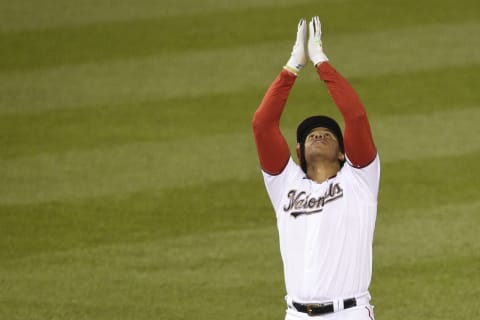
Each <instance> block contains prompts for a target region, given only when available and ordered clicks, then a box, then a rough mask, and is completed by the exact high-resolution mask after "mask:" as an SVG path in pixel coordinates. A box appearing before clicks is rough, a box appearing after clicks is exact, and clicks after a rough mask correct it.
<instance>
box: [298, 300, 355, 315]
mask: <svg viewBox="0 0 480 320" xmlns="http://www.w3.org/2000/svg"><path fill="white" fill-rule="evenodd" d="M292 304H293V306H294V307H295V309H297V311H298V312H303V313H307V314H308V315H309V316H319V315H322V314H326V313H332V312H334V310H335V309H334V307H333V302H327V303H308V304H303V303H298V302H292ZM355 306H357V299H355V298H350V299H345V300H343V309H348V308H353V307H355Z"/></svg>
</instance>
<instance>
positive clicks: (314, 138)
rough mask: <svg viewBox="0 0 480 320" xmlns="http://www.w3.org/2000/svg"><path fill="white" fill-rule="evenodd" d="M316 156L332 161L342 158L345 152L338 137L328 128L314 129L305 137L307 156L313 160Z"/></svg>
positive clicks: (307, 158)
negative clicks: (342, 151)
mask: <svg viewBox="0 0 480 320" xmlns="http://www.w3.org/2000/svg"><path fill="white" fill-rule="evenodd" d="M316 157H321V158H322V159H329V160H332V161H337V160H338V159H341V160H342V157H343V154H342V153H341V152H340V146H339V143H338V139H337V137H336V136H335V135H334V134H333V133H332V132H331V131H330V130H329V129H327V128H315V129H313V130H312V131H311V132H310V133H309V134H308V135H307V138H306V139H305V158H306V160H307V162H308V161H309V159H311V160H313V159H314V158H316Z"/></svg>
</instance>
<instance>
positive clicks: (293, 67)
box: [283, 56, 305, 75]
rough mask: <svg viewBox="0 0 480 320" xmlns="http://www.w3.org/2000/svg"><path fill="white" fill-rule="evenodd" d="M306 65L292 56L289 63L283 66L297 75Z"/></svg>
mask: <svg viewBox="0 0 480 320" xmlns="http://www.w3.org/2000/svg"><path fill="white" fill-rule="evenodd" d="M304 66H305V65H304V64H302V63H299V62H297V59H295V57H293V56H292V57H290V59H289V60H288V61H287V63H286V64H285V65H284V66H283V68H284V69H285V70H287V71H290V72H291V73H293V74H295V75H298V73H299V72H300V70H302V68H303V67H304Z"/></svg>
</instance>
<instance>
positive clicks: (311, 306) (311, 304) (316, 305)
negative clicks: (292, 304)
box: [306, 303, 321, 317]
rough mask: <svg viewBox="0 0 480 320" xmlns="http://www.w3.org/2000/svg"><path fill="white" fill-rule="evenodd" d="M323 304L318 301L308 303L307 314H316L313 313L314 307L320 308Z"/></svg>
mask: <svg viewBox="0 0 480 320" xmlns="http://www.w3.org/2000/svg"><path fill="white" fill-rule="evenodd" d="M320 306H321V304H318V303H310V304H307V305H306V307H307V314H308V315H309V316H310V317H312V316H314V315H315V314H314V313H313V312H314V308H318V307H320Z"/></svg>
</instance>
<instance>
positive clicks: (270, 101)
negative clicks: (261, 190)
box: [252, 70, 297, 175]
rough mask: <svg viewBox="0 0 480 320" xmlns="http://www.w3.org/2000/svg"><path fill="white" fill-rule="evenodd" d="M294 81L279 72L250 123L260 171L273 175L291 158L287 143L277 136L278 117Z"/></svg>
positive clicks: (291, 75) (281, 136) (278, 132)
mask: <svg viewBox="0 0 480 320" xmlns="http://www.w3.org/2000/svg"><path fill="white" fill-rule="evenodd" d="M296 79H297V77H296V76H295V75H293V74H291V73H289V72H288V71H286V70H282V71H281V72H280V74H279V75H278V76H277V78H276V79H275V80H274V81H273V83H272V84H271V85H270V88H269V89H268V90H267V92H266V94H265V96H264V98H263V100H262V102H261V103H260V106H259V107H258V109H257V110H256V111H255V114H254V116H253V120H252V127H253V133H254V136H255V143H256V145H257V152H258V158H259V159H260V165H261V167H262V169H263V171H265V172H267V173H269V174H271V175H276V174H279V173H281V172H282V171H283V169H284V168H285V166H286V165H287V163H288V159H289V158H290V151H289V149H288V143H287V141H286V140H285V138H284V137H283V135H282V133H281V132H280V117H281V115H282V112H283V109H284V108H285V104H286V103H287V98H288V95H289V94H290V90H291V89H292V87H293V84H294V83H295V80H296Z"/></svg>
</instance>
